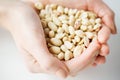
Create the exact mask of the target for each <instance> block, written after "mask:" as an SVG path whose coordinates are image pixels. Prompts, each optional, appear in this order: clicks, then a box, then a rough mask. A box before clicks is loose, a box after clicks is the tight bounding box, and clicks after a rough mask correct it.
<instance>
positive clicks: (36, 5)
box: [35, 2, 44, 10]
mask: <svg viewBox="0 0 120 80" xmlns="http://www.w3.org/2000/svg"><path fill="white" fill-rule="evenodd" d="M35 7H36V8H37V9H39V10H41V9H43V7H44V6H43V4H42V3H40V2H37V3H35Z"/></svg>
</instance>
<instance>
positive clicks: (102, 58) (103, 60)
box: [95, 55, 106, 65]
mask: <svg viewBox="0 0 120 80" xmlns="http://www.w3.org/2000/svg"><path fill="white" fill-rule="evenodd" d="M105 62H106V59H105V57H104V56H100V55H99V56H98V57H97V58H96V60H95V63H96V64H97V65H99V64H104V63H105Z"/></svg>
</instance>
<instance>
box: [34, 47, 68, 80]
mask: <svg viewBox="0 0 120 80" xmlns="http://www.w3.org/2000/svg"><path fill="white" fill-rule="evenodd" d="M32 55H33V56H34V57H35V59H36V60H37V61H38V63H39V64H40V66H41V68H42V69H43V71H44V72H45V73H48V74H56V75H57V76H59V77H61V78H66V77H67V75H68V69H67V67H66V65H65V64H64V63H62V61H60V60H58V59H57V58H56V57H54V56H53V55H52V54H51V53H50V52H49V51H48V49H47V47H46V46H42V48H39V49H37V48H36V52H32Z"/></svg>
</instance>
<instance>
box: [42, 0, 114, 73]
mask: <svg viewBox="0 0 120 80" xmlns="http://www.w3.org/2000/svg"><path fill="white" fill-rule="evenodd" d="M41 1H42V3H44V4H48V3H55V4H59V5H63V6H65V7H69V8H77V9H84V10H90V11H93V12H95V13H96V14H97V15H98V16H99V17H101V18H102V21H103V26H102V29H101V30H100V31H99V33H98V42H97V43H96V44H94V46H97V45H99V44H100V45H101V48H100V53H99V55H98V56H97V58H96V59H95V62H94V63H93V65H94V66H96V65H97V64H103V63H105V56H106V55H108V53H109V46H108V44H107V41H108V39H109V37H110V34H111V33H112V34H115V33H116V27H115V23H114V13H113V11H112V10H111V9H110V8H109V7H108V6H107V5H106V4H105V3H104V2H103V1H102V0H69V1H67V0H47V1H48V2H47V1H44V0H41ZM73 4H74V5H73ZM98 43H99V44H98ZM98 49H99V47H97V49H95V48H94V49H90V48H88V49H87V50H86V51H85V52H84V53H83V55H85V53H87V52H88V54H90V55H86V56H84V57H83V56H82V55H81V56H79V57H78V58H76V59H74V60H70V61H68V62H66V64H67V66H68V67H69V69H70V72H71V73H70V74H72V75H74V74H76V73H77V72H79V71H80V70H81V69H82V68H84V67H86V65H87V64H88V62H89V61H88V60H91V59H93V58H92V57H91V55H92V52H95V51H96V50H98ZM88 57H89V58H88Z"/></svg>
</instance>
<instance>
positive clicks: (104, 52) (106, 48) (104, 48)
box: [100, 44, 110, 56]
mask: <svg viewBox="0 0 120 80" xmlns="http://www.w3.org/2000/svg"><path fill="white" fill-rule="evenodd" d="M109 52H110V50H109V46H108V45H107V44H103V45H102V48H101V50H100V55H101V56H107V55H108V54H109Z"/></svg>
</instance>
